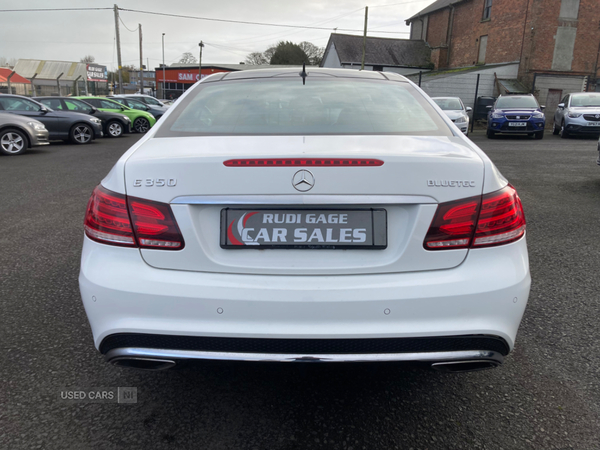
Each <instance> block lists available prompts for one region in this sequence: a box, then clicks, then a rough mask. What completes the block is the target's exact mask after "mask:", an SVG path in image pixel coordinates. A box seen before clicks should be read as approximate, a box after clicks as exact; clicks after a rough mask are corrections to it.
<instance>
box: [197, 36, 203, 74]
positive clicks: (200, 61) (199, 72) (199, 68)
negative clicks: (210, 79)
mask: <svg viewBox="0 0 600 450" xmlns="http://www.w3.org/2000/svg"><path fill="white" fill-rule="evenodd" d="M198 46H199V47H200V58H198V81H201V80H202V48H203V47H204V44H203V43H202V41H200V43H199V44H198Z"/></svg>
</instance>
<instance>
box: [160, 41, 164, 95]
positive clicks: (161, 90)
mask: <svg viewBox="0 0 600 450" xmlns="http://www.w3.org/2000/svg"><path fill="white" fill-rule="evenodd" d="M162 46H163V63H162V66H163V84H162V89H161V91H162V98H163V100H164V99H165V33H163V34H162Z"/></svg>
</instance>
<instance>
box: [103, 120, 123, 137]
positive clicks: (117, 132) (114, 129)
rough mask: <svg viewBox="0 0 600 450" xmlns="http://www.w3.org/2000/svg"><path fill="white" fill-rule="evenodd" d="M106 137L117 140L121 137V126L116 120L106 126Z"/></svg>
mask: <svg viewBox="0 0 600 450" xmlns="http://www.w3.org/2000/svg"><path fill="white" fill-rule="evenodd" d="M106 135H107V136H108V137H111V138H118V137H121V136H122V135H123V125H122V124H121V122H119V121H118V120H113V121H112V122H108V124H106Z"/></svg>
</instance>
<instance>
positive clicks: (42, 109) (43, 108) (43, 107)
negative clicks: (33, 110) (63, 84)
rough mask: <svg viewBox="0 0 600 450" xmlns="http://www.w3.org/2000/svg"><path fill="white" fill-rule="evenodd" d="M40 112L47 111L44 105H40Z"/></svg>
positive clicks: (44, 112)
mask: <svg viewBox="0 0 600 450" xmlns="http://www.w3.org/2000/svg"><path fill="white" fill-rule="evenodd" d="M40 112H41V113H42V114H46V113H47V112H48V109H47V108H46V107H45V106H42V107H41V108H40Z"/></svg>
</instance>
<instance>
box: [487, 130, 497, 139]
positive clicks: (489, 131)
mask: <svg viewBox="0 0 600 450" xmlns="http://www.w3.org/2000/svg"><path fill="white" fill-rule="evenodd" d="M487 137H488V139H494V138H495V137H496V133H494V132H493V131H492V130H488V131H487Z"/></svg>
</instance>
